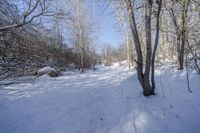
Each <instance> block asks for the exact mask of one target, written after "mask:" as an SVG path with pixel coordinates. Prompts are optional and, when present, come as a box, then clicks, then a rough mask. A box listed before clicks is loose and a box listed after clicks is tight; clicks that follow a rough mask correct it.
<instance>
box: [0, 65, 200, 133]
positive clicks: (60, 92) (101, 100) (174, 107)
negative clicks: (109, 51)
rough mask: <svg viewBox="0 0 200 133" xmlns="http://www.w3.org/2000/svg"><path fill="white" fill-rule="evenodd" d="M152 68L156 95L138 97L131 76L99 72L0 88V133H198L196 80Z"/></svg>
mask: <svg viewBox="0 0 200 133" xmlns="http://www.w3.org/2000/svg"><path fill="white" fill-rule="evenodd" d="M189 76H190V84H191V89H192V93H189V92H188V91H187V82H186V72H185V71H176V70H175V69H174V70H173V69H172V68H171V67H169V66H167V65H165V66H162V67H159V68H157V72H156V83H157V84H156V85H157V87H156V93H157V95H155V96H151V97H144V96H143V95H142V90H141V87H140V85H139V83H138V81H137V76H136V73H135V72H128V70H127V69H125V68H124V67H123V66H122V67H121V66H120V65H118V64H115V65H113V66H111V67H98V69H97V71H95V72H93V71H87V72H86V73H83V74H80V73H77V72H66V73H64V75H63V76H61V77H57V78H51V77H48V76H45V75H44V76H42V77H39V78H34V77H23V78H19V79H17V80H14V81H13V80H12V81H10V80H7V81H1V82H0V84H1V85H0V133H198V132H200V124H199V121H200V76H199V75H198V74H196V73H195V72H190V74H189Z"/></svg>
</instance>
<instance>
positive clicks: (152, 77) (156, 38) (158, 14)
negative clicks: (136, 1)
mask: <svg viewBox="0 0 200 133" xmlns="http://www.w3.org/2000/svg"><path fill="white" fill-rule="evenodd" d="M161 7H162V0H160V1H159V2H158V12H157V18H156V37H155V45H154V49H153V55H152V62H151V71H152V72H151V85H152V89H153V92H154V90H155V81H154V61H155V56H156V50H157V47H158V40H159V31H160V28H159V25H160V22H159V21H160V11H161Z"/></svg>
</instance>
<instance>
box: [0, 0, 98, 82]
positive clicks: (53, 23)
mask: <svg viewBox="0 0 200 133" xmlns="http://www.w3.org/2000/svg"><path fill="white" fill-rule="evenodd" d="M23 2H26V4H24V5H23V7H24V8H25V10H24V11H23V10H21V9H20V4H18V3H15V2H13V1H10V0H8V1H6V2H0V4H1V5H0V80H1V79H4V78H9V77H18V76H23V75H34V74H35V72H36V71H37V70H38V69H39V68H42V67H45V66H52V67H54V68H56V69H57V70H58V71H62V70H66V69H78V70H81V71H84V68H93V67H94V65H95V63H96V62H97V58H99V56H98V55H97V54H96V53H95V51H94V48H91V44H90V40H91V36H90V35H89V34H88V30H87V28H88V27H86V25H84V24H82V25H76V23H77V21H81V20H79V19H80V16H77V15H76V14H73V15H74V16H73V15H72V14H71V13H69V12H68V11H65V10H62V11H61V9H59V10H58V7H56V10H55V9H52V5H51V4H55V2H56V1H45V0H37V1H34V2H31V1H29V0H24V1H22V3H21V4H23ZM50 2H52V3H51V4H49V3H50ZM60 2H62V1H60ZM47 4H48V6H47ZM68 4H71V5H67V7H69V6H73V3H68ZM21 6H22V5H21ZM53 7H54V6H53ZM49 13H51V14H49ZM69 14H70V19H69V18H68V17H69ZM79 15H80V14H79ZM44 16H47V17H46V18H45V21H48V24H46V25H43V24H42V23H43V21H44ZM77 17H79V19H78V18H77ZM47 18H48V19H47ZM40 21H41V22H40ZM63 21H67V24H65V25H64V24H63ZM48 26H49V27H50V28H48V29H47V27H48ZM63 27H64V29H63ZM80 28H81V29H80ZM88 29H89V28H88ZM64 30H67V35H65V34H66V32H65V33H64ZM80 34H81V35H80ZM80 36H81V37H80ZM80 42H82V44H81V45H80Z"/></svg>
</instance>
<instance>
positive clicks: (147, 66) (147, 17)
mask: <svg viewBox="0 0 200 133" xmlns="http://www.w3.org/2000/svg"><path fill="white" fill-rule="evenodd" d="M152 2H153V1H152V0H146V4H145V33H146V64H145V72H144V86H145V89H144V94H145V95H150V94H151V93H152V88H151V85H150V80H149V75H150V71H151V55H152V46H151V14H152V4H153V3H152ZM153 93H154V92H153Z"/></svg>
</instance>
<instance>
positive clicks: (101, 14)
mask: <svg viewBox="0 0 200 133" xmlns="http://www.w3.org/2000/svg"><path fill="white" fill-rule="evenodd" d="M96 10H97V14H96V15H97V16H96V18H97V21H98V24H99V25H98V27H99V29H98V30H97V36H98V39H99V41H101V42H105V43H109V44H111V45H113V46H117V45H119V43H120V41H121V37H120V34H119V33H118V32H117V29H116V28H115V27H116V26H114V24H115V23H116V22H115V18H114V15H113V14H112V9H111V7H109V6H108V7H107V8H105V7H102V6H101V5H99V4H97V6H96Z"/></svg>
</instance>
